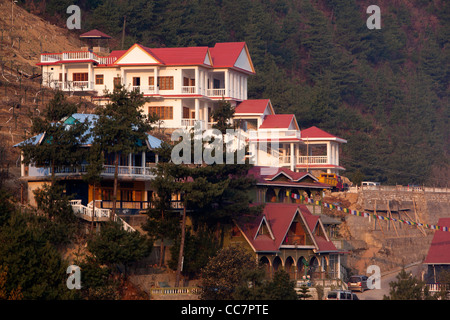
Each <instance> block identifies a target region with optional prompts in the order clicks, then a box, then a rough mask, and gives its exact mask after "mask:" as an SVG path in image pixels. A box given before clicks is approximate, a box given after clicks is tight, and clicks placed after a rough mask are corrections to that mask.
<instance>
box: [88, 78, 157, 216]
mask: <svg viewBox="0 0 450 320" xmlns="http://www.w3.org/2000/svg"><path fill="white" fill-rule="evenodd" d="M106 97H107V98H108V99H109V102H108V104H107V105H106V106H99V107H98V108H97V110H96V114H97V115H98V119H97V121H96V123H95V126H94V128H93V130H92V134H93V136H94V140H95V143H96V144H98V145H99V146H100V148H101V150H103V152H105V153H106V154H111V155H114V190H113V208H112V215H111V219H112V218H113V217H114V215H115V213H116V203H117V192H118V175H119V157H120V155H121V154H122V155H128V154H130V153H138V152H142V151H143V150H146V148H147V144H146V141H147V135H146V133H147V132H148V131H150V130H151V128H152V127H151V123H152V120H151V119H149V118H148V117H147V116H146V115H144V114H143V113H142V109H141V107H142V106H143V104H144V103H145V99H144V97H143V95H142V94H141V93H138V92H137V91H131V92H128V91H127V90H126V89H125V88H124V87H123V86H119V87H118V88H116V89H115V90H114V91H113V92H112V93H107V94H106Z"/></svg>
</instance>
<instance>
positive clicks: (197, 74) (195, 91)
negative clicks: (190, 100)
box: [194, 67, 200, 93]
mask: <svg viewBox="0 0 450 320" xmlns="http://www.w3.org/2000/svg"><path fill="white" fill-rule="evenodd" d="M194 78H195V88H194V93H199V89H198V88H199V78H200V76H199V72H198V67H197V68H195V76H194Z"/></svg>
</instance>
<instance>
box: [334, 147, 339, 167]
mask: <svg viewBox="0 0 450 320" xmlns="http://www.w3.org/2000/svg"><path fill="white" fill-rule="evenodd" d="M335 149H336V157H335V163H336V165H337V166H338V165H339V144H337V143H336V148H335Z"/></svg>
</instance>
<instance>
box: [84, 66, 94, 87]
mask: <svg viewBox="0 0 450 320" xmlns="http://www.w3.org/2000/svg"><path fill="white" fill-rule="evenodd" d="M93 79H94V77H93V75H92V66H91V64H90V63H88V83H87V86H86V89H89V90H91V89H92V87H91V83H92V80H93Z"/></svg>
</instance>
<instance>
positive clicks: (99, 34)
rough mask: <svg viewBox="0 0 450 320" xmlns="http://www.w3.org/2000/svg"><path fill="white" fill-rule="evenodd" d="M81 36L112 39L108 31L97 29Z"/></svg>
mask: <svg viewBox="0 0 450 320" xmlns="http://www.w3.org/2000/svg"><path fill="white" fill-rule="evenodd" d="M80 38H96V39H111V37H110V36H108V35H107V34H106V33H103V32H101V31H99V30H97V29H93V30H90V31H88V32H85V33H83V34H82V35H80Z"/></svg>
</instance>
